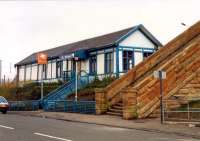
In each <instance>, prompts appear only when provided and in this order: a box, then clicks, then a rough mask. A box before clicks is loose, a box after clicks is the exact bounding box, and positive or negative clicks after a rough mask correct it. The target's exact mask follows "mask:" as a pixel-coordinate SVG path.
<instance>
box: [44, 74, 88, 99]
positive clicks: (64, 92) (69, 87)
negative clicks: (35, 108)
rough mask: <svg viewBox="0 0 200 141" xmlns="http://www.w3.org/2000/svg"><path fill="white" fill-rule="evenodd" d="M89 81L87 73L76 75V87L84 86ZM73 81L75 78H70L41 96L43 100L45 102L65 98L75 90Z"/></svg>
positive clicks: (74, 81)
mask: <svg viewBox="0 0 200 141" xmlns="http://www.w3.org/2000/svg"><path fill="white" fill-rule="evenodd" d="M89 82H90V80H89V75H85V76H80V77H78V81H77V86H78V89H80V88H83V87H84V86H86V85H87V84H89ZM75 83H76V80H75V78H72V79H71V80H69V81H68V82H67V83H65V84H64V85H62V86H60V87H59V88H57V89H55V90H54V91H52V92H50V93H49V94H48V95H47V96H45V97H44V98H43V101H44V102H45V101H48V100H65V99H66V98H67V96H69V95H70V94H72V93H73V92H74V91H75V88H76V86H75Z"/></svg>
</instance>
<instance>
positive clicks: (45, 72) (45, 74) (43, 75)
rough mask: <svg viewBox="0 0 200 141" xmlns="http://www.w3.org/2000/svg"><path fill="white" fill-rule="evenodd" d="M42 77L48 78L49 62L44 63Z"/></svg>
mask: <svg viewBox="0 0 200 141" xmlns="http://www.w3.org/2000/svg"><path fill="white" fill-rule="evenodd" d="M42 71H43V72H42V73H43V74H42V77H43V79H47V64H44V65H42Z"/></svg>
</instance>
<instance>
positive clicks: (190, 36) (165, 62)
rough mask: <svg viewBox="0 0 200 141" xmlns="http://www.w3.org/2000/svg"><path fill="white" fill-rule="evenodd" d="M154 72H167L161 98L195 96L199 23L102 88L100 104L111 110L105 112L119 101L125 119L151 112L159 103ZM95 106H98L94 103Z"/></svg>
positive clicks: (198, 71)
mask: <svg viewBox="0 0 200 141" xmlns="http://www.w3.org/2000/svg"><path fill="white" fill-rule="evenodd" d="M156 70H164V71H166V73H167V78H166V79H165V80H164V86H163V87H164V89H163V90H164V91H163V92H164V98H165V99H168V98H170V97H171V96H173V95H179V96H180V95H182V96H183V97H186V96H188V95H193V96H194V95H196V96H199V93H200V89H199V88H200V87H199V84H200V81H199V78H198V77H197V76H199V75H200V22H198V23H196V24H195V25H193V26H192V27H190V28H189V29H188V30H186V31H185V32H183V33H182V34H180V35H179V36H177V37H176V38H175V39H173V40H172V41H170V42H169V43H168V44H167V45H165V46H164V47H162V48H161V49H159V50H158V51H157V52H156V53H154V54H153V55H152V56H150V57H149V58H148V59H146V60H144V61H143V62H141V63H140V64H138V65H137V66H135V67H134V68H133V69H131V70H130V71H129V72H128V73H127V74H125V75H123V76H122V77H121V78H119V79H118V80H116V81H114V82H113V83H111V84H110V85H109V86H108V87H106V88H105V89H104V90H103V91H102V92H101V93H103V94H104V95H105V96H104V98H105V100H104V101H103V102H104V103H103V104H104V105H106V104H107V105H109V107H111V108H109V107H108V108H107V110H108V111H109V110H111V109H112V107H114V106H115V105H116V104H117V103H118V102H119V101H122V102H123V106H124V107H123V117H124V118H125V119H131V118H133V115H136V116H137V118H145V117H148V116H150V115H151V114H152V113H154V112H155V111H156V109H158V108H159V104H160V92H159V88H160V85H159V80H157V79H156V78H154V76H153V72H154V71H156ZM192 82H195V84H193V83H192ZM118 95H122V96H118ZM119 98H120V99H119ZM101 101H102V100H101ZM96 103H97V104H102V103H101V102H98V101H97V102H96ZM172 106H173V104H172ZM176 106H177V103H176ZM96 107H101V105H96ZM104 107H105V106H104ZM104 110H105V109H104ZM115 112H117V111H116V110H115ZM118 114H120V112H118Z"/></svg>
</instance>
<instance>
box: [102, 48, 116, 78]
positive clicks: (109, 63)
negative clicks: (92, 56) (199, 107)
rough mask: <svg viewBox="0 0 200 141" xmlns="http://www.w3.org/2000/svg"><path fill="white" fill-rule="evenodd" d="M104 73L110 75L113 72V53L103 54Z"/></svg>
mask: <svg viewBox="0 0 200 141" xmlns="http://www.w3.org/2000/svg"><path fill="white" fill-rule="evenodd" d="M104 69H105V70H104V72H105V74H110V73H113V72H114V53H113V52H107V53H105V54H104Z"/></svg>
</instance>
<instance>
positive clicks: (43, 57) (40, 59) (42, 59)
mask: <svg viewBox="0 0 200 141" xmlns="http://www.w3.org/2000/svg"><path fill="white" fill-rule="evenodd" d="M47 59H48V57H47V54H45V53H38V54H37V63H38V64H39V65H42V74H41V100H42V99H43V97H44V94H43V93H44V90H43V88H44V83H43V76H44V65H46V64H47Z"/></svg>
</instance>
